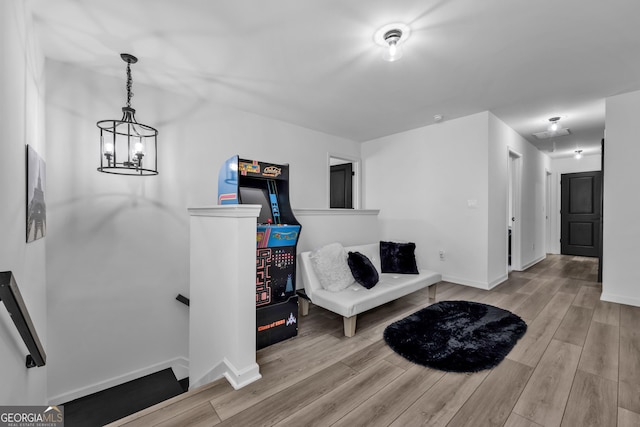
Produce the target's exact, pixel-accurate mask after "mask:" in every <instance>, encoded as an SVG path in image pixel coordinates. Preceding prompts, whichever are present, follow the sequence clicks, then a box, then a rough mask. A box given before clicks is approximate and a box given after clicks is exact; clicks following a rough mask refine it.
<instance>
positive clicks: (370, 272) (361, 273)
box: [347, 252, 380, 289]
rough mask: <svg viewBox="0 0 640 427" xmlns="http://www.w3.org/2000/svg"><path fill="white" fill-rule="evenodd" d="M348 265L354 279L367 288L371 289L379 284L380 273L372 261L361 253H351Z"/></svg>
mask: <svg viewBox="0 0 640 427" xmlns="http://www.w3.org/2000/svg"><path fill="white" fill-rule="evenodd" d="M347 263H348V264H349V268H350V269H351V274H353V278H354V279H356V282H358V283H360V284H361V285H362V286H364V287H365V288H367V289H371V288H373V287H374V286H375V285H376V283H378V280H379V279H380V277H379V276H378V271H377V270H376V268H375V267H374V266H373V263H372V262H371V260H370V259H369V258H367V257H366V256H364V255H362V254H361V253H360V252H349V256H348V257H347Z"/></svg>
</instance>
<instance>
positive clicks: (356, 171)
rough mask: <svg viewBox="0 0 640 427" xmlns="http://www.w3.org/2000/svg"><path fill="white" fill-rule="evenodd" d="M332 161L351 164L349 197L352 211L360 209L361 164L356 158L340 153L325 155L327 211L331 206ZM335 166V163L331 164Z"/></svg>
mask: <svg viewBox="0 0 640 427" xmlns="http://www.w3.org/2000/svg"><path fill="white" fill-rule="evenodd" d="M332 159H335V160H337V161H340V162H342V163H351V165H352V170H353V180H352V184H353V191H352V193H351V197H352V198H353V209H361V208H362V201H361V198H362V197H361V191H362V190H361V185H362V173H361V171H362V163H361V160H360V159H359V158H357V157H354V156H350V155H348V154H340V153H331V152H328V153H327V167H326V188H327V193H326V198H325V199H326V202H325V203H326V206H327V208H328V209H329V207H330V206H331V166H332ZM333 164H337V163H333Z"/></svg>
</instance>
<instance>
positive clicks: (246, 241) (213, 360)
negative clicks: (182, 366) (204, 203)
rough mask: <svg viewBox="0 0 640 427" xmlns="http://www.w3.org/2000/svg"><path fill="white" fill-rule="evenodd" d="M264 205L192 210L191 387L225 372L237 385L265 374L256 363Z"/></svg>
mask: <svg viewBox="0 0 640 427" xmlns="http://www.w3.org/2000/svg"><path fill="white" fill-rule="evenodd" d="M259 213H260V206H258V205H222V206H213V207H203V208H191V209H189V214H190V216H191V221H190V229H191V231H190V233H191V242H190V248H191V253H190V271H191V274H190V295H189V297H190V307H189V383H190V387H189V388H190V389H194V388H197V387H200V386H202V385H204V384H207V383H210V382H212V381H214V380H216V379H218V378H220V377H222V376H224V377H226V378H227V380H228V381H229V383H231V385H232V386H233V387H234V388H235V389H238V388H241V387H244V386H245V385H247V384H249V383H251V382H253V381H256V380H258V379H260V378H261V375H260V370H259V366H258V364H257V363H256V304H255V299H256V297H255V287H256V283H255V281H256V218H257V217H258V214H259Z"/></svg>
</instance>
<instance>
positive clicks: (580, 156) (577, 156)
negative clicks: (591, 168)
mask: <svg viewBox="0 0 640 427" xmlns="http://www.w3.org/2000/svg"><path fill="white" fill-rule="evenodd" d="M575 153H576V154H574V155H573V157H575V158H576V159H578V160H580V159H581V158H582V150H576V151H575Z"/></svg>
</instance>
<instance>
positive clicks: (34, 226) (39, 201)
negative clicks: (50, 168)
mask: <svg viewBox="0 0 640 427" xmlns="http://www.w3.org/2000/svg"><path fill="white" fill-rule="evenodd" d="M46 177H47V169H46V165H45V162H44V160H42V157H40V156H39V155H38V153H37V152H36V150H34V148H33V147H31V146H30V145H27V243H29V242H33V241H34V240H37V239H41V238H43V237H44V236H45V235H46V234H47V204H46V202H45V197H44V195H45V182H46Z"/></svg>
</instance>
